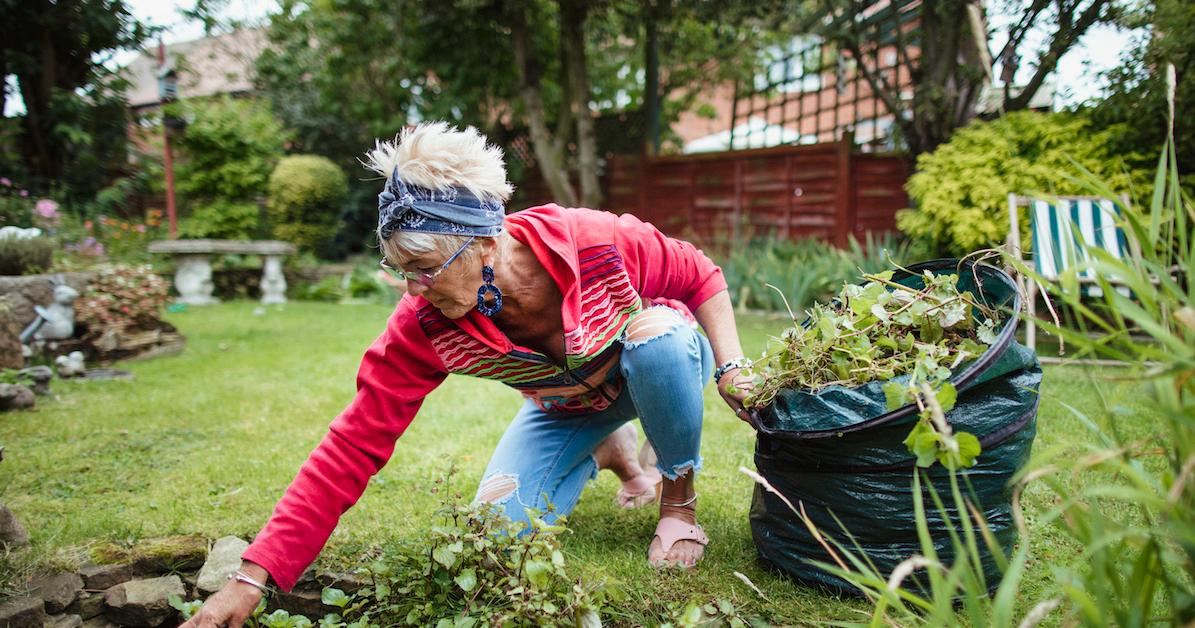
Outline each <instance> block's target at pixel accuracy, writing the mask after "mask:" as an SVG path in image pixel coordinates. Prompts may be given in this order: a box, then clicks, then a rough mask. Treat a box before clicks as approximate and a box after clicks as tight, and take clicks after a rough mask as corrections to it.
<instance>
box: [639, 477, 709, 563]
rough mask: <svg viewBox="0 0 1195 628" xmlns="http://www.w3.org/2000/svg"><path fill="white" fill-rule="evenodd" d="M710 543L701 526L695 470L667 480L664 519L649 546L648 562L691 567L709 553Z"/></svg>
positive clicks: (662, 508)
mask: <svg viewBox="0 0 1195 628" xmlns="http://www.w3.org/2000/svg"><path fill="white" fill-rule="evenodd" d="M708 542H709V539H708V538H706V536H705V533H704V532H703V531H702V529H701V526H699V525H697V494H696V493H695V492H694V491H693V473H692V472H690V473H688V474H686V475H683V476H681V477H679V478H677V479H676V480H669V479H667V478H665V479H664V482H663V489H662V491H661V495H660V522H659V523H658V524H657V525H656V535H655V536H654V537H653V538H652V540H651V545H650V546H648V548H647V562H648V564H650V565H651V566H653V567H682V568H686V569H688V568H691V567H693V566H695V565H696V564H697V561H699V560H701V557H702V556H703V555H704V554H705V545H706V543H708Z"/></svg>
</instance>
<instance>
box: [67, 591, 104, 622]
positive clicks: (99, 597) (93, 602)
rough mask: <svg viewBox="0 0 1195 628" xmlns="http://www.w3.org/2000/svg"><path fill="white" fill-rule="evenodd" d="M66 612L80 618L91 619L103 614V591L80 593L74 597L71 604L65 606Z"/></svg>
mask: <svg viewBox="0 0 1195 628" xmlns="http://www.w3.org/2000/svg"><path fill="white" fill-rule="evenodd" d="M66 612H67V613H70V614H71V615H78V616H79V618H80V619H91V618H92V617H98V616H100V615H103V614H104V594H103V593H86V592H84V593H82V594H81V595H79V597H77V598H75V601H74V602H71V605H70V606H68V607H66Z"/></svg>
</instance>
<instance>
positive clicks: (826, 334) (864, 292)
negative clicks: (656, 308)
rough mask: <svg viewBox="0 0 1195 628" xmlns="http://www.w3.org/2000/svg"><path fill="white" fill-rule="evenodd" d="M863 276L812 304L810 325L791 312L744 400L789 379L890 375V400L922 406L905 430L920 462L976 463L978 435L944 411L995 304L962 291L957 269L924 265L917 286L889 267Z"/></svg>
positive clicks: (826, 382)
mask: <svg viewBox="0 0 1195 628" xmlns="http://www.w3.org/2000/svg"><path fill="white" fill-rule="evenodd" d="M864 278H865V279H866V280H867V282H866V283H864V284H862V285H859V284H847V285H845V286H843V289H842V292H840V293H839V294H838V296H837V298H836V299H835V300H834V303H833V304H831V305H822V304H818V305H815V306H814V307H813V309H811V310H810V311H809V318H808V319H807V320H806V321H805V324H804V325H800V324H797V323H796V321H795V320H794V321H793V326H792V327H790V328H788V329H786V330H784V333H783V334H782V335H781V338H780V341H779V342H778V343H776V344H775V345H773V346H772V347H769V349H768V351H767V352H765V353H764V356H763V358H762V359H761V360H760V361H759V362H757V363H756V365H755V367H754V373H753V376H754V377H755V379H756V380H757V381H756V387H755V389H754V391H753V392H752V394H751V396H750V397H749V398H747V400H746V401H745V404H746V405H747V406H748V407H761V406H766V405H767V404H769V403H771V401H772V399H773V398H774V397H775V395H776V394H777V392H779V391H780V390H781V389H785V388H790V389H802V390H809V391H817V390H820V389H822V388H825V387H827V386H834V385H838V386H859V385H862V384H866V383H869V382H872V381H878V380H884V381H885V384H884V395H885V397H886V398H887V403H888V409H889V410H895V409H896V408H899V407H902V406H905V405H908V404H910V403H914V402H916V403H917V407H918V408H919V410H920V414H921V420H920V421H919V422H918V423H917V424H916V425H915V426H914V428H913V431H912V432H911V433H910V434H909V436H908V438H907V439H906V440H905V445H906V446H907V447H908V448H909V451H910V452H912V453H913V454H914V455H916V456H917V464H918V466H922V467H928V466H930V465H932V464H933V463H934V461H935V460H937V461H939V462H941V463H942V464H944V465H946V466H947V467H949V468H952V469H953V468H958V467H969V466H972V465H974V464H975V458H976V457H977V456H978V455H979V441H978V440H976V439H975V437H974V436H973V435H971V434H966V433H958V434H953V433H952V431H951V429H950V427H949V425H948V424H947V422H946V419H945V414H946V413H947V412H949V411H950V409H951V408H952V407H954V402H955V398H956V393H955V390H954V386H953V385H952V384H950V382H949V381H948V380H949V379H950V375H951V371H952V369H954V368H956V367H957V366H958V365H959V364H962V363H964V362H966V361H968V360H972V359H974V358H976V357H979V356H980V355H982V354H983V352H984V351H986V350H987V344H985V343H984V342H981V341H979V338H978V337H979V336H980V335H983V336H986V337H988V338H991V337H992V335H993V333H992V329H993V328H994V326H995V320H996V314H995V312H993V311H992V310H990V309H989V308H987V307H985V306H983V305H981V304H979V303H978V302H977V301H976V300H975V298H974V296H973V295H971V294H970V293H969V292H963V293H960V292H959V291H958V287H957V284H958V276H957V275H935V274H933V273H931V272H930V271H925V272H924V274H923V275H922V279H923V282H922V285H921V286H919V287H910V286H905V285H903V284H900V283H897V282H894V281H892V271H885V272H882V273H878V274H870V275H864ZM980 330H983V331H982V333H981V331H980ZM989 342H990V340H989Z"/></svg>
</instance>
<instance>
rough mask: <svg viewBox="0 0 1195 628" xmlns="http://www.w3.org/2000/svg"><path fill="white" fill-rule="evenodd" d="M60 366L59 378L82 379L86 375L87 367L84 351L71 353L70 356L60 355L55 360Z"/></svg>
mask: <svg viewBox="0 0 1195 628" xmlns="http://www.w3.org/2000/svg"><path fill="white" fill-rule="evenodd" d="M54 364H57V365H58V377H63V378H66V377H80V376H83V375H86V373H87V365H86V364H84V362H83V352H82V351H71V352H70V355H60V356H58V357H57V358H55V359H54Z"/></svg>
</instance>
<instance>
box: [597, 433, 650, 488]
mask: <svg viewBox="0 0 1195 628" xmlns="http://www.w3.org/2000/svg"><path fill="white" fill-rule="evenodd" d="M638 445H639V432H637V431H636V430H635V426H634V425H632V424H630V423H626V424H624V425H623V426H622V427H620V428H618V429H617V430H615V431H614V433H613V434H611V435H609V436H607V437H606V438H605V440H603V441H602V442H600V443H598V446H597V449H594V451H593V459H594V460H596V461H597V465H598V469H609V470H611V471H613V472H614V474H615V475H617V476H618V479H619V480H621V481H622V488H620V489H619V490H618V494H617V495H615V497H614V501H615V503H617V504H618V505H619V506H621V507H622V508H638V507H640V506H646V505H647V504H650V503H652V502H654V501H656V485H657V484H659V482H660V472H659V471H657V470H656V469H654V468H651V469H647V470H645V469H644V468H643V466H642V465H640V464H639V458H638V456H637V455H636V452H635V449H636V447H637V446H638Z"/></svg>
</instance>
